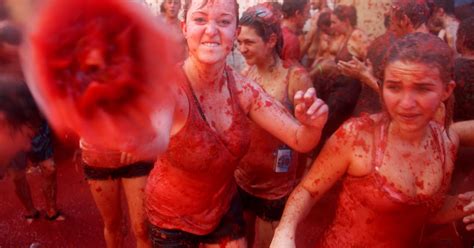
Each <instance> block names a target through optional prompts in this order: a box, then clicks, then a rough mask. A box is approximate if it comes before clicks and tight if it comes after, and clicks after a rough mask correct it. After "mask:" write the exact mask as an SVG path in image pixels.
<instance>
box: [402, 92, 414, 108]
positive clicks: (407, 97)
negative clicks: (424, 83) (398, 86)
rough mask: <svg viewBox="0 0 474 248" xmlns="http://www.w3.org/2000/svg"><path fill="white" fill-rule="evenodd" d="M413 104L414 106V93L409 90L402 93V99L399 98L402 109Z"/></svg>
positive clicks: (411, 106)
mask: <svg viewBox="0 0 474 248" xmlns="http://www.w3.org/2000/svg"><path fill="white" fill-rule="evenodd" d="M415 106H416V98H415V95H414V94H413V93H411V92H405V93H403V95H402V99H401V100H400V107H401V108H403V109H411V108H413V107H415Z"/></svg>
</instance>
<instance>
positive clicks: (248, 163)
mask: <svg viewBox="0 0 474 248" xmlns="http://www.w3.org/2000/svg"><path fill="white" fill-rule="evenodd" d="M291 69H292V68H290V69H288V74H287V75H286V79H285V80H286V85H287V87H286V90H285V98H284V99H283V102H282V104H283V106H285V107H286V108H287V109H288V110H289V111H290V113H291V112H292V111H293V105H292V103H291V101H290V99H289V96H288V84H289V75H290V71H291ZM250 134H251V135H250V137H251V139H250V140H251V142H250V149H249V150H248V152H247V154H246V155H245V156H244V158H242V160H241V161H240V164H239V167H237V170H235V179H236V181H237V184H238V185H239V187H241V188H242V189H243V190H245V191H246V192H247V193H249V194H251V195H254V196H257V197H260V198H263V199H268V200H276V199H280V198H282V197H284V196H286V195H288V194H289V193H290V192H291V191H292V190H293V188H294V186H295V184H296V172H297V170H296V169H297V166H298V157H297V153H296V152H295V151H292V154H291V155H292V156H291V163H290V166H289V170H288V172H275V163H276V159H277V156H278V149H279V148H282V147H285V149H290V148H287V147H286V146H285V143H283V142H282V141H280V140H279V139H277V138H275V137H274V136H273V135H271V134H270V133H268V132H267V131H265V130H264V129H263V128H261V127H260V126H259V125H257V124H255V123H253V122H250Z"/></svg>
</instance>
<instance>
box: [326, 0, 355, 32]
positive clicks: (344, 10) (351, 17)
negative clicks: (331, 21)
mask: <svg viewBox="0 0 474 248" xmlns="http://www.w3.org/2000/svg"><path fill="white" fill-rule="evenodd" d="M332 13H333V14H334V15H335V16H337V18H338V19H339V20H341V21H346V20H348V21H349V23H350V24H351V26H352V27H355V26H356V25H357V10H356V8H355V7H354V6H353V5H338V6H337V7H336V8H335V9H334V11H333V12H332Z"/></svg>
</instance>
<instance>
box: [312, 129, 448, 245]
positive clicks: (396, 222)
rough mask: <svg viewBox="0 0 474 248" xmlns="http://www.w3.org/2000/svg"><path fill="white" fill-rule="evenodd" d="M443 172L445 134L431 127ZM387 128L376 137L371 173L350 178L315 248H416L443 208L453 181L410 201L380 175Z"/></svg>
mask: <svg viewBox="0 0 474 248" xmlns="http://www.w3.org/2000/svg"><path fill="white" fill-rule="evenodd" d="M430 129H431V132H432V135H433V137H434V139H435V143H436V145H437V147H438V152H439V154H440V157H441V160H442V164H443V171H445V165H446V161H445V159H446V158H447V153H446V151H445V146H444V140H443V139H442V131H441V128H440V127H439V126H438V125H437V124H435V123H431V124H430ZM387 130H388V128H387V127H386V125H382V126H381V127H380V129H379V131H380V132H379V134H378V135H375V139H374V147H373V156H372V159H373V165H374V166H373V168H374V169H373V171H372V172H371V173H370V174H368V175H366V176H363V177H354V176H346V178H344V181H343V188H342V191H341V193H340V196H339V202H338V204H337V209H336V216H335V219H334V221H333V223H332V224H331V226H330V227H329V228H328V230H327V231H326V232H325V234H324V235H323V237H322V239H321V240H320V243H319V245H318V246H317V247H417V246H418V242H419V240H420V236H421V234H422V230H423V227H424V224H425V223H426V222H427V221H428V219H429V217H431V216H432V215H433V214H435V213H436V212H437V211H438V210H439V209H440V208H441V205H442V203H443V198H444V196H445V194H446V192H447V190H448V187H449V181H450V178H451V177H450V175H446V174H445V173H444V176H443V180H442V185H441V187H440V188H439V190H438V191H437V193H435V194H433V195H421V196H416V197H410V196H407V195H406V194H404V193H402V192H400V191H399V190H397V189H395V188H394V187H393V186H391V185H390V184H389V183H388V182H387V181H386V180H384V178H383V176H382V175H380V174H379V173H378V172H377V171H378V169H379V167H380V166H381V164H382V160H383V155H384V151H385V144H386V137H387Z"/></svg>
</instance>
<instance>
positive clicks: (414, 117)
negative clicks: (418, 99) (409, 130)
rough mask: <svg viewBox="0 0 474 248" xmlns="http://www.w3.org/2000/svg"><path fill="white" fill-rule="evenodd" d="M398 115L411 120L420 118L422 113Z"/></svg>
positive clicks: (405, 119)
mask: <svg viewBox="0 0 474 248" xmlns="http://www.w3.org/2000/svg"><path fill="white" fill-rule="evenodd" d="M398 116H400V118H401V119H402V120H404V121H408V122H410V121H413V120H415V119H416V118H418V117H419V116H420V115H419V114H398Z"/></svg>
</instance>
